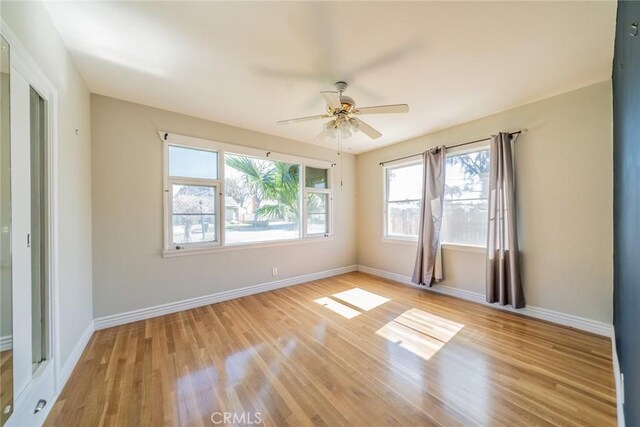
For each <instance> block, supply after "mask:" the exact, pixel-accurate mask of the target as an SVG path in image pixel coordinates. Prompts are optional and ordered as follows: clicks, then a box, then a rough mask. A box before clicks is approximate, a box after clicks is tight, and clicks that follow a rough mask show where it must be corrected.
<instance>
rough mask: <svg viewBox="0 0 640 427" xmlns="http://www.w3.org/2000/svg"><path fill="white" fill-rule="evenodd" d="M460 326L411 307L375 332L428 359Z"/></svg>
mask: <svg viewBox="0 0 640 427" xmlns="http://www.w3.org/2000/svg"><path fill="white" fill-rule="evenodd" d="M463 327H464V325H463V324H460V323H456V322H452V321H451V320H448V319H445V318H443V317H440V316H436V315H435V314H431V313H427V312H426V311H422V310H418V309H417V308H412V309H410V310H407V311H405V312H404V313H402V314H401V315H400V316H398V317H396V318H395V319H393V320H392V321H391V322H389V323H387V324H386V325H384V326H383V327H382V328H380V329H378V330H377V331H376V334H377V335H379V336H381V337H383V338H385V339H387V340H389V341H390V342H392V343H395V344H397V345H398V346H399V347H401V348H404V349H405V350H407V351H410V352H411V353H413V354H415V355H416V356H419V357H421V358H422V359H424V360H429V359H430V358H431V356H433V355H434V354H436V353H437V352H438V350H440V349H441V348H442V347H443V346H444V345H445V344H446V343H447V342H449V340H450V339H451V338H453V337H454V336H455V335H456V334H457V333H458V332H459V331H460V330H461V329H462V328H463Z"/></svg>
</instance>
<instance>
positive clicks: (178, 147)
mask: <svg viewBox="0 0 640 427" xmlns="http://www.w3.org/2000/svg"><path fill="white" fill-rule="evenodd" d="M161 135H162V136H163V140H164V142H165V153H166V169H165V174H166V184H165V194H166V195H167V197H166V200H165V208H166V213H167V214H166V218H167V219H166V224H167V226H166V227H167V228H166V230H167V231H166V233H165V236H166V237H165V250H166V251H169V252H170V251H175V250H181V249H188V248H202V247H209V246H233V245H242V244H255V243H264V242H277V241H295V240H300V239H305V238H314V237H327V236H330V233H331V227H330V218H331V200H332V197H331V179H330V177H331V170H330V168H331V164H330V163H327V162H322V161H317V160H309V159H303V158H297V157H293V156H287V155H277V154H275V155H274V154H273V153H265V152H260V151H258V150H254V149H250V148H246V147H240V146H233V145H228V144H220V143H214V142H211V141H203V140H199V139H195V138H189V137H182V136H180V135H171V139H169V134H163V133H161Z"/></svg>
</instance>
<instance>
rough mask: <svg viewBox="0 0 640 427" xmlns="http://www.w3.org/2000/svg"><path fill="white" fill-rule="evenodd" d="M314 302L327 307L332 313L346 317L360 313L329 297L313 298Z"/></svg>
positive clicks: (349, 317)
mask: <svg viewBox="0 0 640 427" xmlns="http://www.w3.org/2000/svg"><path fill="white" fill-rule="evenodd" d="M314 302H316V303H317V304H320V305H322V306H324V307H326V308H328V309H329V310H331V311H333V312H334V313H338V314H339V315H340V316H342V317H346V318H347V319H353V318H354V317H356V316H357V315H359V314H360V312H359V311H357V310H354V309H353V308H351V307H349V306H347V305H344V304H342V303H339V302H338V301H336V300H334V299H331V298H329V297H322V298H318V299H317V300H314Z"/></svg>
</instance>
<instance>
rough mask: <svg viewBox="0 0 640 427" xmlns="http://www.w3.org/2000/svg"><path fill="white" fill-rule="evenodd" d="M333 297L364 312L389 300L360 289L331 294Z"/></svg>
mask: <svg viewBox="0 0 640 427" xmlns="http://www.w3.org/2000/svg"><path fill="white" fill-rule="evenodd" d="M333 296H334V297H335V298H338V299H339V300H342V301H344V302H346V303H349V304H351V305H353V306H354V307H358V308H360V309H362V310H364V311H369V310H371V309H373V308H376V307H378V306H379V305H382V304H384V303H385V302H387V301H390V300H389V298H385V297H383V296H380V295H378V294H374V293H373V292H369V291H365V290H364V289H360V288H353V289H349V290H348V291H344V292H339V293H337V294H333Z"/></svg>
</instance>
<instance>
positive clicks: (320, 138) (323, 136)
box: [313, 129, 331, 143]
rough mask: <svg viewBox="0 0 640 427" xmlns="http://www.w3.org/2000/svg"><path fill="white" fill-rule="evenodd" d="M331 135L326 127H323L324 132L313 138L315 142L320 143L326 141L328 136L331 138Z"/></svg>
mask: <svg viewBox="0 0 640 427" xmlns="http://www.w3.org/2000/svg"><path fill="white" fill-rule="evenodd" d="M330 137H331V135H330V134H329V132H328V131H327V130H326V129H323V130H322V132H320V133H319V134H318V136H316V137H315V138H313V142H314V143H319V142H322V141H324V140H325V139H327V138H330Z"/></svg>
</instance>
